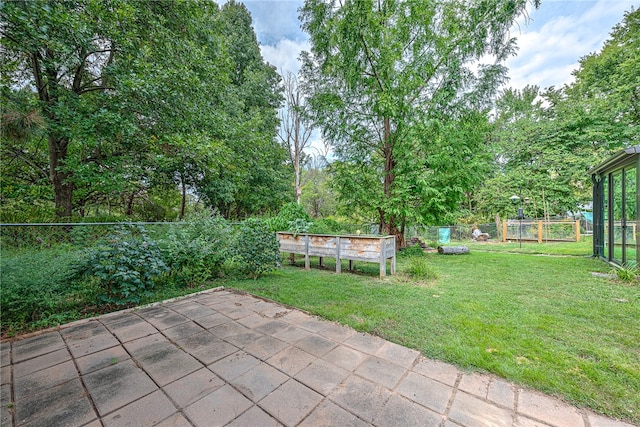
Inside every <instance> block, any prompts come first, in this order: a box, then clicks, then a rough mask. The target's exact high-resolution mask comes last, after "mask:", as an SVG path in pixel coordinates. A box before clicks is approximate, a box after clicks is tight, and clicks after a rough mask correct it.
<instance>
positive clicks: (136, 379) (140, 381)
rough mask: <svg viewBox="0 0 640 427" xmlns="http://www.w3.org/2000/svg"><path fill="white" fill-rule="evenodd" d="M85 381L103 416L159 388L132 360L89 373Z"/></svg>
mask: <svg viewBox="0 0 640 427" xmlns="http://www.w3.org/2000/svg"><path fill="white" fill-rule="evenodd" d="M84 383H85V386H86V387H87V390H88V391H89V393H91V397H92V399H93V401H94V403H95V405H96V408H97V409H98V412H99V414H100V415H101V416H104V415H106V414H108V413H109V412H111V411H114V410H116V409H119V408H121V407H123V406H125V405H127V404H129V403H131V402H134V401H136V400H138V399H139V398H141V397H143V396H145V395H147V394H150V393H152V392H154V391H156V390H157V389H158V387H157V386H156V385H155V384H154V382H153V381H152V380H151V378H149V376H147V374H146V373H145V372H144V371H142V370H141V369H140V368H138V367H137V366H136V365H135V363H133V361H131V360H125V361H124V362H119V363H117V364H115V365H113V366H109V367H107V368H103V369H100V370H98V371H95V372H92V373H90V374H87V375H85V376H84Z"/></svg>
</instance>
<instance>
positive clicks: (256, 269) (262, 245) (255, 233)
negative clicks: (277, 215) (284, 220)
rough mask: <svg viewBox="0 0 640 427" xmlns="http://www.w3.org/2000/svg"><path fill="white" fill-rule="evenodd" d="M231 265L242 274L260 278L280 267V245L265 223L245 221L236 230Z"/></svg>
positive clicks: (255, 220)
mask: <svg viewBox="0 0 640 427" xmlns="http://www.w3.org/2000/svg"><path fill="white" fill-rule="evenodd" d="M232 253H233V263H234V265H235V266H236V267H237V269H238V271H239V272H240V273H242V274H246V275H248V276H251V277H253V278H254V279H256V278H258V277H260V276H261V275H262V274H264V273H267V272H269V271H272V270H274V269H275V268H278V267H280V244H279V243H278V240H277V238H276V235H275V233H274V232H273V231H271V230H270V229H269V227H268V226H267V224H266V222H265V221H263V220H260V219H254V218H251V219H247V220H245V221H244V222H243V223H242V224H241V225H240V227H239V228H238V229H237V230H236V233H235V239H234V244H233V250H232Z"/></svg>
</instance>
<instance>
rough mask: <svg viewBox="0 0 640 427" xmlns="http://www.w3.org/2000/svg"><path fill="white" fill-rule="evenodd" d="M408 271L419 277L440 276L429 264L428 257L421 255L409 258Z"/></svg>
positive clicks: (435, 277)
mask: <svg viewBox="0 0 640 427" xmlns="http://www.w3.org/2000/svg"><path fill="white" fill-rule="evenodd" d="M407 272H408V273H409V274H410V275H411V276H413V277H416V278H419V279H427V280H429V279H437V278H438V273H437V272H436V271H435V270H434V269H433V268H432V267H431V266H430V265H429V262H428V261H427V258H424V257H421V256H418V257H411V258H409V263H408V268H407Z"/></svg>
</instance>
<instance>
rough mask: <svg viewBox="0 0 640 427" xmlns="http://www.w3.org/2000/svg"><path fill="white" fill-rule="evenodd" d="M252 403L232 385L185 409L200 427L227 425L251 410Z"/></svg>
mask: <svg viewBox="0 0 640 427" xmlns="http://www.w3.org/2000/svg"><path fill="white" fill-rule="evenodd" d="M252 405H253V404H252V402H251V401H250V400H249V399H247V398H246V397H244V396H243V395H242V394H241V393H240V392H238V391H236V390H235V389H234V388H233V387H231V386H230V385H225V386H223V387H220V388H219V389H218V390H216V391H214V392H213V393H211V394H209V395H208V396H206V397H204V398H202V399H200V400H198V401H197V402H196V403H194V404H193V405H191V406H189V407H187V408H186V409H185V411H184V412H185V414H186V415H187V416H188V417H189V418H190V419H191V420H193V421H194V422H195V425H196V426H198V427H200V426H202V427H209V426H212V425H225V424H227V423H229V422H231V421H232V420H233V419H235V418H237V417H238V416H240V415H241V414H242V413H243V412H245V411H246V410H247V409H249V408H251V406H252Z"/></svg>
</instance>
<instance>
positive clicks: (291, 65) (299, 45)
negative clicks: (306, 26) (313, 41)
mask: <svg viewBox="0 0 640 427" xmlns="http://www.w3.org/2000/svg"><path fill="white" fill-rule="evenodd" d="M309 49H310V45H309V41H295V40H289V39H281V40H280V41H278V43H277V44H276V45H275V46H270V45H261V46H260V51H261V52H262V57H263V58H264V59H265V61H267V62H268V63H269V64H271V65H273V66H275V67H276V69H277V70H278V72H280V73H282V74H284V73H287V72H289V71H290V72H292V73H297V72H298V70H299V69H300V61H299V60H298V56H299V55H300V52H301V51H303V50H309Z"/></svg>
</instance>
